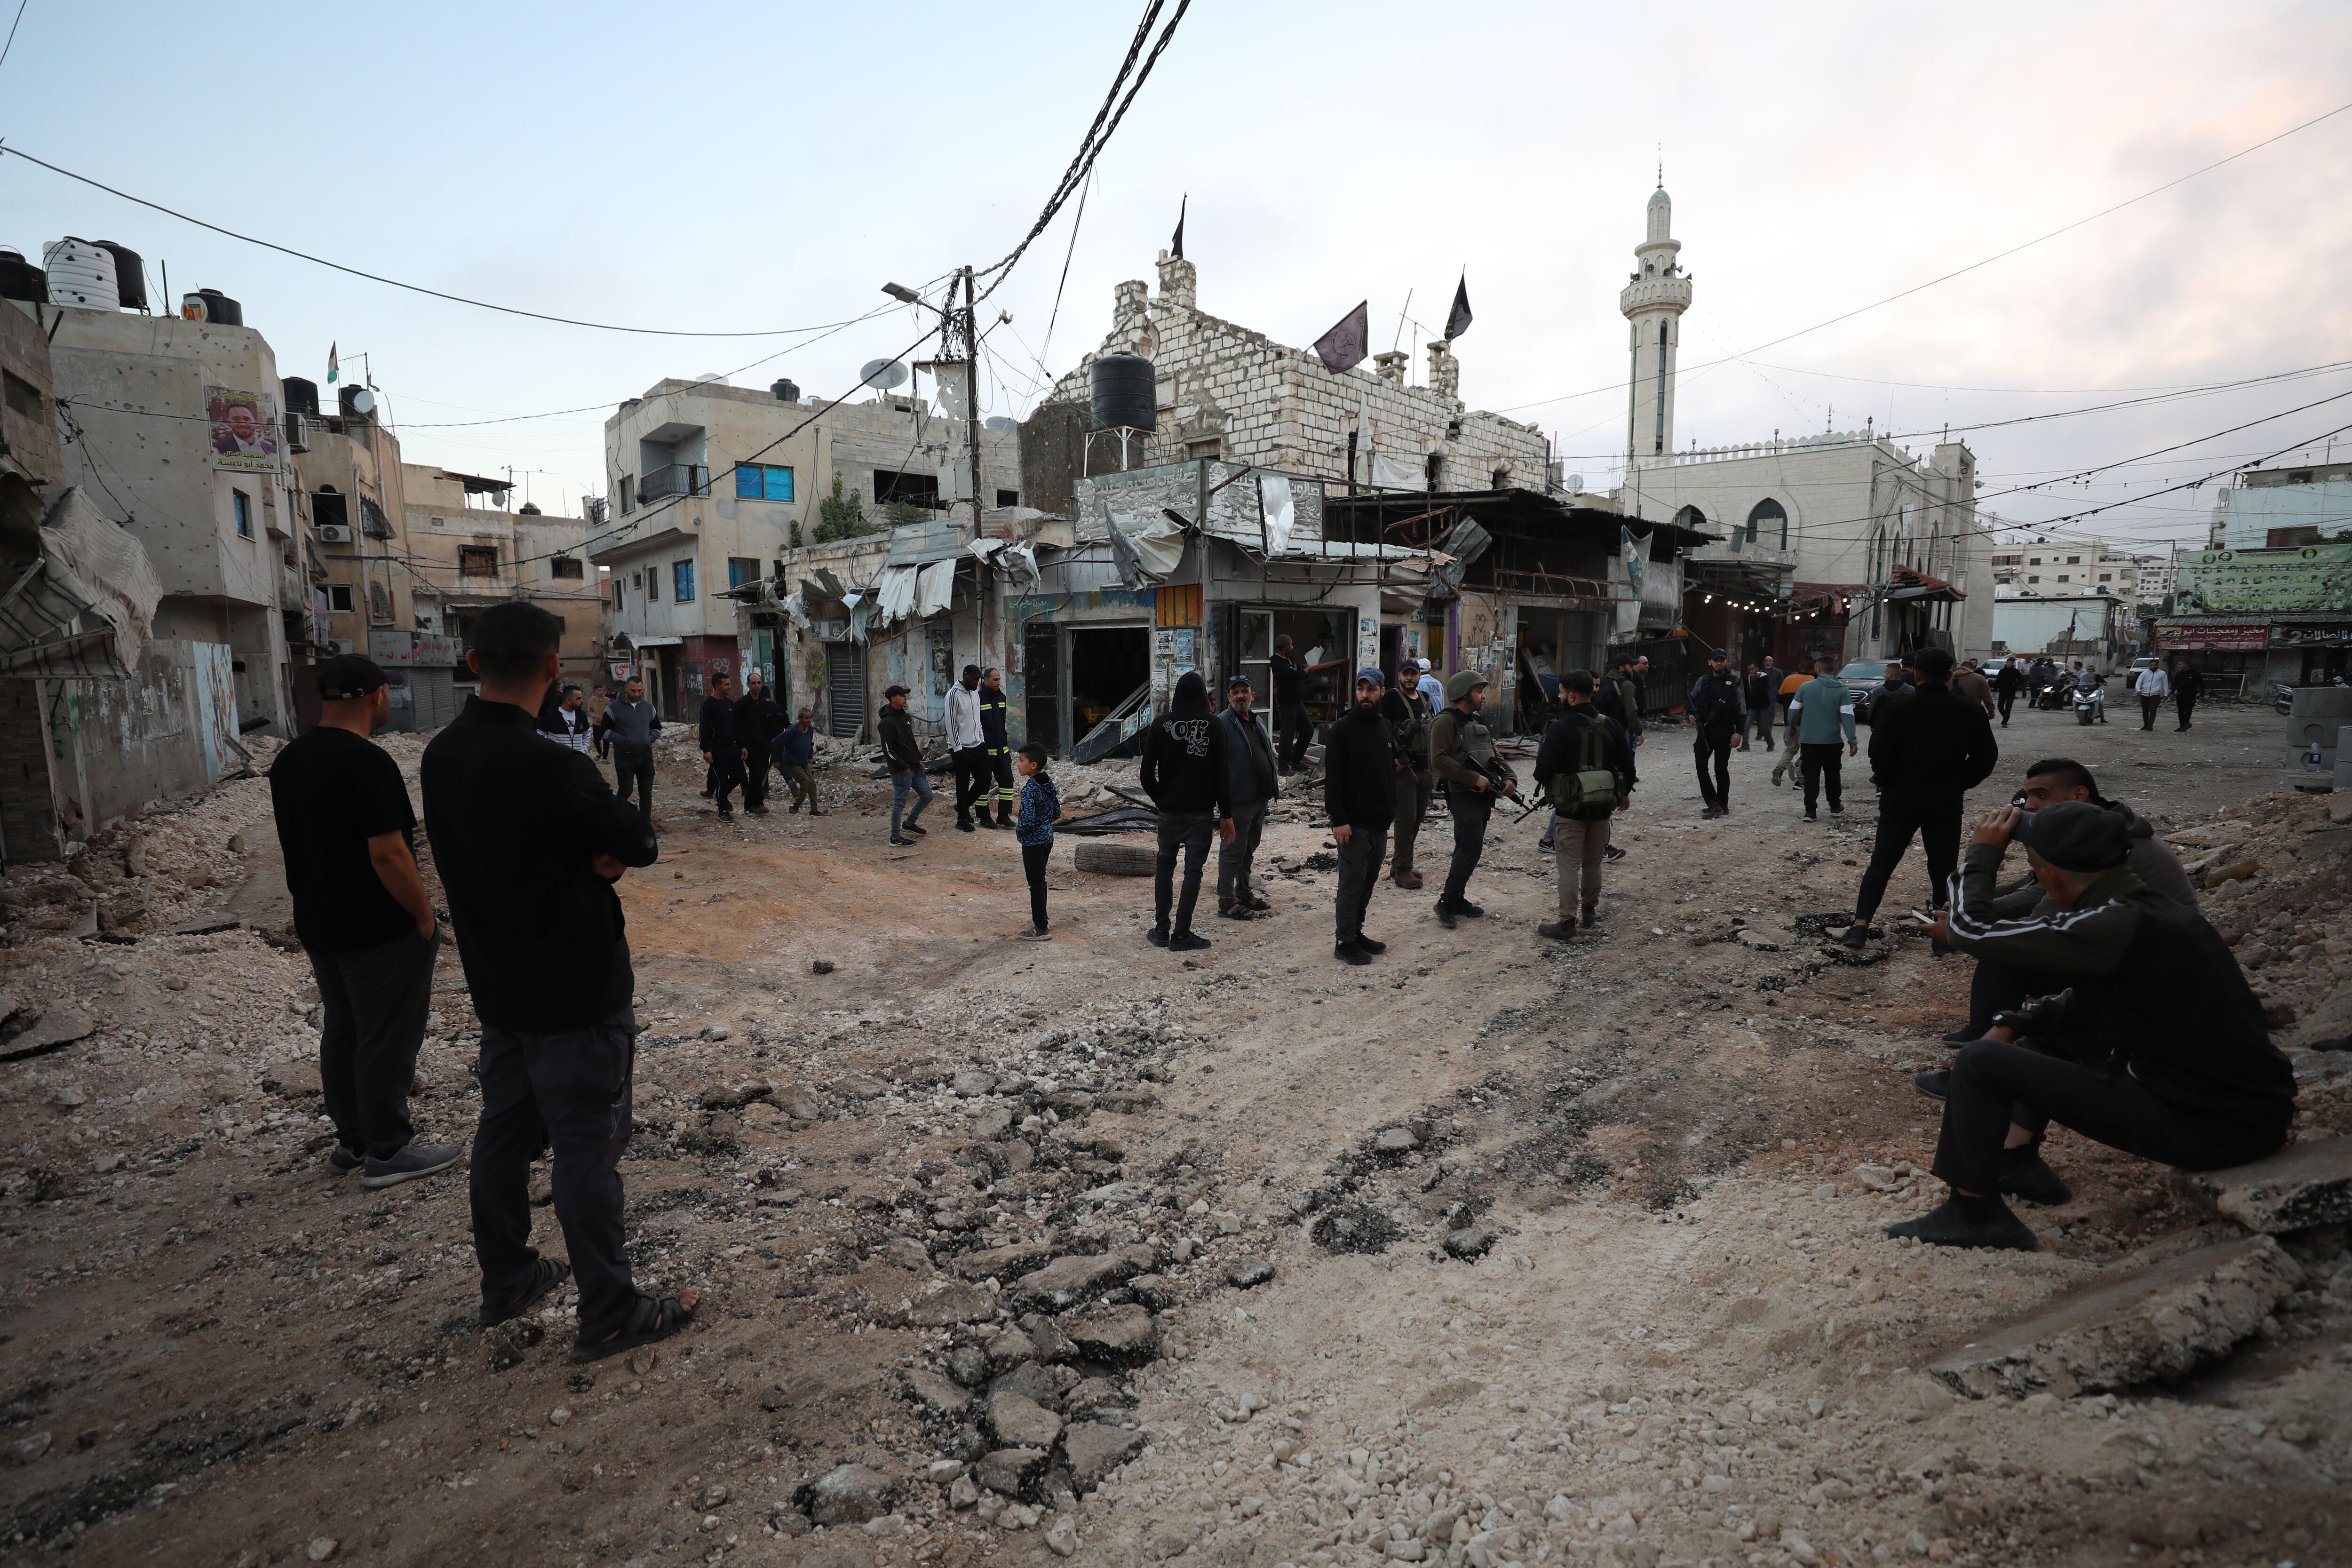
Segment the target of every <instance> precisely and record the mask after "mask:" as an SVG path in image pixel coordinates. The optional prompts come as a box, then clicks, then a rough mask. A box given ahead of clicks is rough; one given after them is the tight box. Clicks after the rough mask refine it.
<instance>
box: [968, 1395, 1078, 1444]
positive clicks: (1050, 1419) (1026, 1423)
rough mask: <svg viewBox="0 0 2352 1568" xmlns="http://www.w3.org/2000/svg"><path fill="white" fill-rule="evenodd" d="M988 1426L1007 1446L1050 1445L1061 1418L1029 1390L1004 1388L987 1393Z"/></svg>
mask: <svg viewBox="0 0 2352 1568" xmlns="http://www.w3.org/2000/svg"><path fill="white" fill-rule="evenodd" d="M987 1414H988V1429H989V1430H990V1431H991V1432H993V1433H994V1434H995V1435H996V1440H997V1441H998V1442H1000V1443H1002V1444H1003V1445H1004V1446H1005V1447H1008V1448H1050V1447H1053V1446H1054V1439H1055V1438H1056V1437H1059V1436H1061V1435H1062V1418H1061V1417H1060V1416H1058V1415H1055V1414H1054V1413H1053V1412H1052V1411H1050V1410H1048V1409H1046V1408H1045V1406H1044V1405H1040V1404H1038V1403H1037V1402H1036V1401H1035V1400H1034V1399H1031V1398H1029V1397H1028V1396H1027V1395H1026V1394H1014V1393H1013V1392H1012V1391H1011V1390H1009V1389H1007V1390H1003V1391H1000V1392H998V1393H995V1394H990V1395H989V1396H988V1411H987Z"/></svg>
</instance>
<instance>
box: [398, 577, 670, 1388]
mask: <svg viewBox="0 0 2352 1568" xmlns="http://www.w3.org/2000/svg"><path fill="white" fill-rule="evenodd" d="M561 640H562V622H560V621H558V620H557V619H556V618H555V617H554V616H551V615H549V614H548V613H547V612H546V611H545V610H542V609H541V608H540V607H539V606H538V605H530V604H524V603H520V602H509V603H507V604H502V605H493V606H491V607H490V608H489V609H488V610H485V611H483V612H482V614H481V616H479V617H478V619H477V620H476V621H475V623H474V646H473V647H472V648H471V649H470V650H468V651H467V656H466V661H467V664H468V665H469V666H471V667H472V668H473V670H474V672H475V674H476V675H477V676H478V677H479V678H480V680H481V686H480V689H478V691H477V693H476V694H475V695H474V696H472V697H470V698H467V700H466V707H465V710H464V711H462V712H461V713H459V714H458V715H457V719H456V721H454V722H452V723H451V724H450V725H449V726H448V728H446V729H445V730H443V731H441V733H440V734H438V735H436V737H434V740H433V743H432V744H431V745H429V746H427V747H425V763H424V769H423V779H424V784H425V831H426V833H427V834H429V835H430V836H431V837H432V841H433V852H434V856H435V858H436V865H438V867H439V868H440V871H441V882H442V886H443V888H444V889H446V891H447V893H448V895H449V918H450V921H451V923H452V924H454V925H455V926H456V927H457V952H458V956H459V957H460V958H461V959H463V960H464V962H465V965H466V984H467V989H468V990H470V991H471V992H472V993H473V997H474V1011H475V1012H476V1013H477V1014H478V1015H479V1016H480V1018H481V1020H482V1046H481V1061H480V1068H479V1070H480V1078H481V1086H482V1120H481V1126H480V1128H479V1130H478V1131H477V1132H476V1133H475V1134H474V1160H473V1170H472V1173H471V1189H472V1195H473V1217H474V1252H475V1256H476V1257H477V1258H479V1259H480V1262H481V1266H482V1308H481V1314H480V1321H481V1322H482V1323H483V1324H484V1325H485V1326H487V1325H489V1324H493V1323H500V1322H504V1321H507V1320H508V1319H509V1318H516V1317H520V1316H521V1315H522V1314H523V1313H525V1312H528V1311H530V1310H531V1309H532V1308H533V1307H535V1306H537V1305H538V1304H539V1303H540V1301H541V1300H543V1299H545V1298H546V1296H547V1295H548V1294H549V1293H550V1292H551V1291H552V1290H554V1289H557V1288H558V1287H560V1286H561V1285H562V1283H563V1281H564V1280H565V1279H567V1278H569V1277H572V1275H574V1274H575V1273H576V1275H577V1278H578V1283H579V1289H580V1328H579V1335H578V1338H577V1339H576V1341H575V1342H573V1345H572V1360H573V1361H575V1362H588V1361H596V1360H600V1359H602V1358H604V1357H605V1356H608V1355H612V1354H614V1353H615V1352H620V1351H625V1350H629V1349H631V1348H633V1347H635V1346H637V1345H642V1344H647V1343H650V1342H653V1341H655V1340H659V1339H666V1338H667V1337H668V1336H669V1335H671V1334H674V1333H676V1332H677V1331H678V1330H680V1329H682V1328H684V1327H685V1326H686V1325H687V1323H688V1321H690V1320H691V1319H692V1318H693V1316H694V1310H695V1306H696V1303H697V1301H698V1299H699V1292H698V1291H694V1290H681V1291H679V1292H678V1293H677V1295H675V1296H661V1297H655V1296H650V1295H646V1294H645V1293H643V1292H641V1291H640V1290H638V1289H637V1288H636V1281H635V1278H634V1276H633V1275H632V1274H631V1272H630V1269H629V1259H628V1254H627V1251H626V1250H625V1235H624V1233H623V1229H622V1224H621V1212H622V1192H621V1174H620V1168H619V1166H620V1158H621V1151H622V1149H623V1147H624V1146H625V1145H626V1143H627V1142H628V1138H629V1128H630V1121H631V1101H632V1088H633V1080H634V1078H635V1067H636V1037H637V1023H636V1015H635V1013H634V1012H633V1011H632V1010H631V994H632V993H633V992H634V991H635V986H636V976H635V973H634V972H633V971H632V969H631V968H630V964H629V943H628V939H627V937H626V936H625V934H624V932H625V926H626V921H625V920H624V918H623V916H622V913H621V900H619V899H618V898H617V897H615V896H614V891H613V884H614V882H616V881H618V880H619V879H621V877H622V875H623V873H624V872H625V869H626V868H628V867H631V866H650V865H652V864H653V863H654V860H655V858H656V856H657V855H658V854H659V853H660V850H659V847H658V846H657V845H656V841H655V839H654V835H653V830H652V829H651V828H649V827H647V826H646V824H645V822H644V820H643V819H642V818H640V817H639V816H637V814H636V813H635V812H634V811H632V810H630V809H629V806H628V805H627V803H626V802H625V801H621V800H618V799H616V798H614V796H613V795H610V794H608V793H607V792H606V791H605V789H604V780H603V779H602V778H600V777H598V776H597V773H596V767H595V764H594V763H591V762H590V761H589V760H588V759H587V758H585V757H583V756H581V755H579V754H578V753H577V752H571V751H569V750H567V749H564V748H562V747H557V746H550V745H545V744H542V743H541V742H540V741H539V739H538V737H537V736H535V735H534V734H533V733H532V732H531V716H532V714H533V713H535V712H536V711H537V710H538V708H539V702H540V699H541V695H542V694H543V693H544V692H545V691H546V689H547V688H548V686H549V684H550V683H551V682H552V681H553V680H554V679H555V675H556V670H557V668H558V665H557V650H558V647H559V644H560V642H561ZM550 1148H552V1150H553V1152H554V1184H555V1218H556V1222H557V1224H559V1225H560V1226H562V1229H563V1239H564V1245H565V1249H566V1250H567V1251H569V1252H570V1253H571V1255H572V1257H571V1260H570V1262H569V1263H566V1262H564V1261H562V1259H558V1258H541V1256H540V1255H539V1253H538V1252H537V1251H536V1250H535V1249H534V1248H533V1247H531V1245H530V1163H531V1161H532V1160H533V1159H535V1158H537V1157H538V1155H539V1154H540V1153H541V1152H542V1151H545V1150H548V1149H550Z"/></svg>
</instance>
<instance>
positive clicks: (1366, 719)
mask: <svg viewBox="0 0 2352 1568" xmlns="http://www.w3.org/2000/svg"><path fill="white" fill-rule="evenodd" d="M1399 760H1400V759H1399V757H1398V754H1397V749H1396V737H1395V734H1394V732H1393V731H1391V730H1390V728H1389V721H1387V720H1386V719H1383V718H1381V715H1380V714H1379V712H1377V711H1374V712H1371V713H1366V712H1365V711H1364V710H1362V709H1360V708H1355V707H1350V708H1349V710H1347V711H1346V712H1345V713H1342V714H1341V715H1340V716H1339V718H1338V719H1336V720H1334V721H1332V723H1331V727H1330V728H1329V729H1328V730H1327V731H1324V735H1323V809H1324V811H1325V813H1326V814H1328V816H1330V818H1331V826H1334V827H1339V826H1343V825H1344V826H1349V827H1360V828H1363V829H1364V830H1365V831H1367V832H1370V833H1379V832H1384V831H1386V830H1387V828H1388V826H1389V825H1390V824H1391V823H1392V822H1394V821H1395V820H1396V781H1397V763H1398V761H1399Z"/></svg>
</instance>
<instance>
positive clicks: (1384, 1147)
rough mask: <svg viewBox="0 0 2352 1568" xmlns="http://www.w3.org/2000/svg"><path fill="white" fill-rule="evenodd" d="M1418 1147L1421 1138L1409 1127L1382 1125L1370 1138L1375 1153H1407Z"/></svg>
mask: <svg viewBox="0 0 2352 1568" xmlns="http://www.w3.org/2000/svg"><path fill="white" fill-rule="evenodd" d="M1420 1147H1421V1140H1420V1139H1419V1138H1416V1137H1415V1136H1413V1131H1412V1128H1410V1127H1383V1128H1381V1130H1380V1131H1379V1133H1378V1134H1376V1135H1375V1136H1374V1137H1373V1139H1372V1152H1374V1153H1375V1154H1409V1153H1411V1152H1412V1151H1413V1150H1415V1149H1418V1148H1420Z"/></svg>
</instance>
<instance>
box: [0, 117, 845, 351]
mask: <svg viewBox="0 0 2352 1568" xmlns="http://www.w3.org/2000/svg"><path fill="white" fill-rule="evenodd" d="M6 153H13V154H14V155H16V157H19V158H22V159H24V160H25V162H26V163H35V164H38V165H39V166H40V167H42V168H44V169H47V170H48V171H49V172H50V173H51V174H63V175H64V176H65V177H66V178H67V179H68V180H78V181H79V182H80V183H81V184H85V185H88V186H89V187H91V188H92V189H93V190H100V191H104V192H105V193H106V194H107V195H110V196H119V197H121V199H122V200H124V201H126V202H131V203H134V204H136V205H139V206H142V207H145V208H147V209H148V210H150V211H151V212H159V213H162V214H163V216H166V217H175V218H178V219H179V220H180V221H181V222H182V223H188V224H194V225H195V226H196V227H198V228H207V229H210V230H212V231H213V233H215V234H219V235H226V236H227V237H229V238H231V239H235V240H241V241H243V242H244V243H245V244H247V245H257V246H259V247H262V248H263V249H264V250H274V251H277V252H278V254H279V255H281V256H290V257H293V258H295V259H296V260H298V261H308V262H310V263H312V264H314V265H316V266H320V267H326V268H332V269H333V270H335V271H337V272H341V273H346V274H348V275H349V276H351V277H353V278H364V279H367V280H368V281H369V282H371V283H382V284H383V285H385V286H386V287H387V288H392V289H407V290H408V291H409V292H410V293H412V294H425V295H429V296H431V297H432V298H434V299H436V300H449V301H451V302H452V303H453V304H458V305H471V306H473V307H474V308H475V309H477V310H496V311H498V312H499V313H500V314H501V315H508V316H525V317H528V318H530V320H532V321H553V322H555V323H556V324H557V325H558V326H565V327H587V328H589V329H591V330H592V331H600V332H630V333H635V334H637V335H641V336H645V337H656V338H784V337H793V336H796V335H798V334H800V333H803V332H823V331H833V330H835V329H837V328H840V327H845V326H851V325H854V324H855V323H856V322H858V321H864V320H866V317H865V316H853V317H851V318H850V319H849V320H848V321H827V322H824V323H823V324H821V325H818V326H814V327H772V328H767V329H764V330H762V331H749V332H698V331H685V330H683V329H679V328H670V327H624V326H618V325H615V324H614V323H613V322H611V321H582V320H580V319H579V318H577V317H573V316H551V315H548V314H547V313H545V312H544V311H541V310H522V309H520V308H519V307H517V306H514V305H499V304H493V303H491V302H490V301H489V300H472V299H468V298H467V297H466V296H465V295H463V294H451V293H447V292H446V291H444V290H442V289H427V288H426V287H425V286H424V285H423V284H421V283H404V282H402V281H401V280H400V279H397V278H386V277H384V276H383V274H382V273H378V272H369V271H365V270H363V269H362V268H357V267H346V266H344V265H343V264H342V263H341V262H340V261H330V260H328V259H327V258H325V257H323V256H313V255H311V254H310V252H309V251H306V250H297V249H295V248H294V247H292V246H289V245H279V244H278V243H277V242H276V241H275V240H268V239H260V238H257V237H254V236H253V235H249V234H239V233H238V232H237V231H236V230H235V229H233V228H224V227H222V226H220V225H219V224H216V223H209V222H207V221H205V219H203V218H200V217H192V216H189V215H188V214H186V213H184V212H180V211H178V210H176V209H174V208H172V207H167V206H165V205H163V203H161V202H151V201H149V200H148V199H147V198H146V197H144V196H134V195H131V193H130V192H128V191H123V190H118V189H116V188H115V187H114V186H112V185H110V184H106V183H105V182H104V181H101V180H94V179H92V178H90V177H89V175H88V174H76V173H74V171H72V170H71V169H67V168H62V167H60V166H58V164H56V163H50V162H48V161H47V159H44V158H36V157H34V156H33V155H32V154H31V153H27V152H26V151H25V150H24V149H22V148H20V147H10V146H7V145H5V143H0V154H6Z"/></svg>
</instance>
